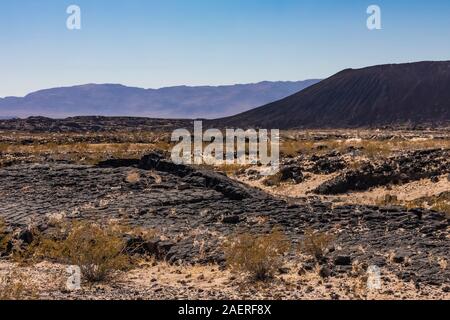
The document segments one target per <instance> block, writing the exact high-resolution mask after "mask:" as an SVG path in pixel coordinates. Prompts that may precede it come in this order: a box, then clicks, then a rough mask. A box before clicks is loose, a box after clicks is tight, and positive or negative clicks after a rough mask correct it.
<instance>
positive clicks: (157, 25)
mask: <svg viewBox="0 0 450 320" xmlns="http://www.w3.org/2000/svg"><path fill="white" fill-rule="evenodd" d="M71 4H76V5H78V6H80V7H81V10H82V30H79V31H69V30H68V29H67V28H66V19H67V16H68V15H67V14H66V8H67V7H68V6H69V5H71ZM371 4H377V5H379V6H380V7H381V10H382V27H383V29H382V30H376V31H369V30H368V29H367V28H366V19H367V17H368V15H367V14H366V9H367V7H368V6H369V5H371ZM419 60H450V1H448V0H427V1H423V0H420V1H414V0H410V1H406V0H395V1H393V0H371V1H365V0H353V1H351V0H340V1H336V0H322V1H320V0H305V1H303V0H127V1H125V0H123V1H120V0H71V1H66V0H39V1H36V0H8V1H7V0H1V1H0V97H4V96H10V95H19V96H21V95H24V94H26V93H29V92H31V91H34V90H38V89H43V88H49V87H56V86H67V85H76V84H83V83H122V84H125V85H130V86H140V87H146V88H150V87H151V88H158V87H163V86H171V85H182V84H186V85H217V84H233V83H248V82H258V81H262V80H303V79H307V78H322V77H327V76H330V75H332V74H334V73H336V72H338V71H339V70H341V69H345V68H349V67H352V68H357V67H364V66H368V65H375V64H382V63H395V62H408V61H419Z"/></svg>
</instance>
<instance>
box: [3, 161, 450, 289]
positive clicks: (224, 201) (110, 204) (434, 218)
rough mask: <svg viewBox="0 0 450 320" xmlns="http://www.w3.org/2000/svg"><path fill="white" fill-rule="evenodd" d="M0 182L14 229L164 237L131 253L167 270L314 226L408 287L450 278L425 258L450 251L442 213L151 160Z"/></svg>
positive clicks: (219, 258)
mask: <svg viewBox="0 0 450 320" xmlns="http://www.w3.org/2000/svg"><path fill="white" fill-rule="evenodd" d="M131 170H132V171H134V172H137V173H138V174H139V175H140V182H139V183H137V184H130V183H128V182H127V181H126V179H125V177H127V175H128V174H129V172H130V171H131ZM149 170H151V171H152V174H149ZM155 175H157V176H159V179H155V177H154V176H155ZM0 181H1V182H2V183H1V184H0V194H1V195H2V197H0V208H1V210H0V217H1V218H4V219H5V220H6V222H7V224H8V225H9V226H11V227H14V228H26V227H27V225H28V224H29V222H30V221H33V223H34V224H36V225H43V224H45V223H46V222H47V216H48V215H52V214H64V215H65V216H66V217H67V219H76V220H86V221H90V220H94V221H97V220H98V221H107V220H109V219H116V220H120V221H123V223H126V224H128V225H130V226H131V227H144V228H152V229H155V230H158V231H159V232H161V233H162V235H163V236H164V237H163V238H164V239H165V241H168V242H167V243H165V242H164V241H159V239H156V240H155V241H146V240H145V241H144V240H142V239H133V240H129V248H130V250H131V249H132V248H136V247H139V248H141V247H140V246H141V245H143V243H142V241H143V242H144V243H145V247H142V250H144V251H146V252H148V253H151V254H154V255H157V256H159V257H161V258H162V259H166V260H167V261H169V262H171V263H178V262H182V263H219V264H223V263H224V255H223V248H222V247H223V239H224V238H230V237H231V238H232V237H233V236H234V235H235V234H236V233H241V232H249V233H251V234H255V235H256V234H264V233H268V232H271V230H273V228H275V227H279V228H281V229H282V230H283V232H284V233H285V234H286V236H287V237H288V238H289V239H290V241H292V243H299V242H301V241H302V232H301V231H302V230H305V229H306V228H312V229H314V230H320V231H323V232H331V233H332V234H334V235H336V237H335V240H334V242H335V243H334V245H335V246H336V247H338V246H339V247H341V248H343V249H344V250H345V255H348V256H349V257H351V259H352V261H353V260H358V261H360V262H366V263H368V264H369V265H377V266H379V267H380V268H386V269H387V270H389V271H390V272H394V273H396V274H398V275H401V274H403V273H405V272H408V273H409V276H410V278H411V280H413V281H421V282H423V283H439V284H444V283H446V284H448V283H449V281H450V278H449V277H450V271H449V270H448V269H446V270H441V269H439V267H437V268H438V270H437V271H436V270H435V269H436V268H435V267H436V266H435V265H434V264H435V263H434V262H433V261H431V260H430V259H429V258H428V257H429V256H430V255H432V256H435V257H446V256H448V253H449V252H450V240H449V238H448V229H449V227H450V225H449V220H448V219H447V218H446V217H445V215H444V214H442V213H438V212H433V211H428V210H421V211H420V212H408V211H406V210H405V209H403V208H401V207H392V208H378V207H374V206H357V205H344V206H335V205H331V203H327V202H322V201H320V200H319V199H317V200H308V201H307V202H305V203H301V204H292V203H287V202H286V201H283V200H281V199H279V198H274V197H272V196H270V195H268V194H265V193H263V192H262V191H258V190H255V189H252V188H249V187H246V186H245V185H242V184H240V183H237V182H235V181H233V180H231V179H230V178H228V177H226V176H224V175H221V174H217V173H214V172H209V171H206V170H197V169H194V168H191V167H187V166H180V165H175V164H172V163H170V161H168V160H167V159H165V158H164V157H162V156H156V155H149V156H148V157H146V158H144V159H143V160H142V161H141V163H140V165H139V166H138V167H136V166H132V167H121V166H120V167H97V166H81V165H69V164H58V163H44V164H34V165H29V164H24V165H13V166H10V167H7V168H0ZM179 185H183V188H181V189H179V188H178V187H177V186H179ZM166 239H167V240H166ZM361 248H362V249H363V250H361ZM400 251H404V252H407V253H408V255H407V257H408V258H407V261H408V263H402V264H398V263H391V262H390V261H389V260H387V259H385V257H388V256H389V255H390V254H391V253H392V252H400ZM338 256H343V253H342V252H340V251H335V252H330V253H329V257H328V261H334V262H336V261H338V262H339V261H340V260H341V259H342V257H338ZM346 259H347V258H346ZM344 260H345V259H344ZM343 262H345V263H347V262H348V260H346V261H343ZM335 267H337V266H334V267H333V273H334V272H335V270H334V268H335ZM344 267H345V266H344ZM341 269H342V270H343V271H344V272H347V271H346V270H347V269H346V268H341ZM336 271H338V270H337V269H336Z"/></svg>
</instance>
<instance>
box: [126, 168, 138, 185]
mask: <svg viewBox="0 0 450 320" xmlns="http://www.w3.org/2000/svg"><path fill="white" fill-rule="evenodd" d="M125 180H126V181H127V182H128V183H131V184H135V183H138V182H139V181H141V175H140V173H139V172H138V171H130V172H129V173H128V174H127V177H126V178H125Z"/></svg>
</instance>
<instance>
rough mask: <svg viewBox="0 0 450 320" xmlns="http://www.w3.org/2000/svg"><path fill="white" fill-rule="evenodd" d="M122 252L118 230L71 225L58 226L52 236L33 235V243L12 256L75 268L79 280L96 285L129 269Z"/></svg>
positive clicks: (115, 227) (98, 226) (121, 239)
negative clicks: (79, 273)
mask: <svg viewBox="0 0 450 320" xmlns="http://www.w3.org/2000/svg"><path fill="white" fill-rule="evenodd" d="M125 249H126V241H125V239H124V237H123V233H122V227H120V226H117V225H106V226H102V225H98V224H95V223H91V222H73V223H67V224H61V226H59V227H58V230H57V231H56V232H53V233H52V234H48V235H43V234H40V233H37V234H35V235H34V237H33V242H32V243H31V244H30V245H29V246H28V247H27V248H26V249H25V250H22V251H21V252H20V253H19V254H16V256H17V257H18V258H19V259H21V260H22V261H32V262H36V261H42V260H50V261H53V262H58V263H63V264H68V265H76V266H79V267H80V268H81V271H82V276H83V279H85V280H87V281H89V282H99V281H103V280H106V279H107V278H108V277H109V276H110V275H111V274H112V273H113V272H114V271H117V270H125V269H127V268H128V267H129V266H130V260H129V257H128V256H127V255H126V254H125ZM16 260H18V259H16Z"/></svg>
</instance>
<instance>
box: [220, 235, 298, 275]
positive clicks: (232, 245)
mask: <svg viewBox="0 0 450 320" xmlns="http://www.w3.org/2000/svg"><path fill="white" fill-rule="evenodd" d="M289 247H290V246H289V242H288V240H287V238H286V237H285V235H284V234H283V233H282V232H281V231H280V230H279V229H274V230H273V231H272V232H271V233H269V234H265V235H259V236H258V235H254V234H251V233H244V234H241V235H237V236H234V237H231V238H230V239H229V240H228V241H227V242H226V244H225V248H224V251H225V258H226V261H227V264H228V266H229V267H230V268H231V269H232V270H233V271H235V272H240V273H248V274H250V275H251V277H252V278H254V279H255V280H267V279H269V278H271V277H273V275H274V273H275V272H276V271H277V270H278V269H279V268H280V267H281V266H282V264H283V256H284V255H285V254H286V253H287V252H288V251H289Z"/></svg>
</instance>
